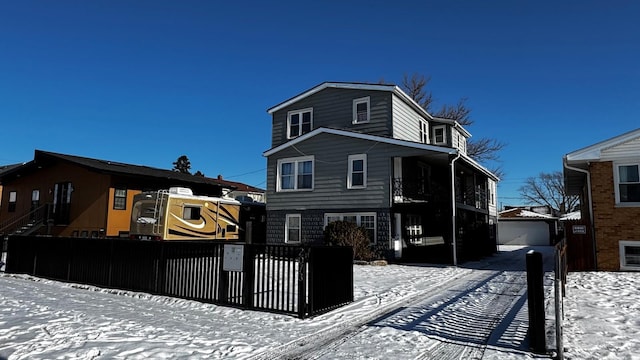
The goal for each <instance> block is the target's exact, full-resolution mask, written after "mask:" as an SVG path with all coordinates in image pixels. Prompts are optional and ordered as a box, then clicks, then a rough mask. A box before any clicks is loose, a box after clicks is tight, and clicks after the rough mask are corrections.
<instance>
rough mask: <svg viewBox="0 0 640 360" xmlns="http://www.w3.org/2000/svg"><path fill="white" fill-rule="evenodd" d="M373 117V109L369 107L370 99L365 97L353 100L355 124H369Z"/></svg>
mask: <svg viewBox="0 0 640 360" xmlns="http://www.w3.org/2000/svg"><path fill="white" fill-rule="evenodd" d="M370 116H371V108H370V106H369V97H368V96H367V97H363V98H359V99H355V100H353V123H354V124H362V123H368V122H369V118H370Z"/></svg>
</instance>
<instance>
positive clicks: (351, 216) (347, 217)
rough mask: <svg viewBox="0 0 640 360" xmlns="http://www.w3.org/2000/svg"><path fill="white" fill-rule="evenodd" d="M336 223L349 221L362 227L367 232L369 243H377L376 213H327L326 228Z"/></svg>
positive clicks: (325, 216) (325, 215)
mask: <svg viewBox="0 0 640 360" xmlns="http://www.w3.org/2000/svg"><path fill="white" fill-rule="evenodd" d="M334 221H349V222H352V223H355V224H357V225H358V226H362V227H364V228H365V229H366V230H367V235H368V236H369V241H371V243H372V244H373V243H375V242H376V213H374V212H371V213H326V214H324V226H327V225H329V223H331V222H334Z"/></svg>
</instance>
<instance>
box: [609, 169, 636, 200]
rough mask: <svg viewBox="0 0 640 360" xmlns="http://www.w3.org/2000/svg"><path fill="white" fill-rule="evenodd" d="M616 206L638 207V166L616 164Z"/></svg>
mask: <svg viewBox="0 0 640 360" xmlns="http://www.w3.org/2000/svg"><path fill="white" fill-rule="evenodd" d="M614 171H615V174H614V175H615V176H614V178H615V181H616V189H615V193H616V204H629V205H640V164H629V163H626V164H616V166H615V170H614Z"/></svg>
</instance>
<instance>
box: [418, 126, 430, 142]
mask: <svg viewBox="0 0 640 360" xmlns="http://www.w3.org/2000/svg"><path fill="white" fill-rule="evenodd" d="M419 134H420V142H421V143H423V144H428V143H429V123H428V122H426V121H424V120H420V132H419Z"/></svg>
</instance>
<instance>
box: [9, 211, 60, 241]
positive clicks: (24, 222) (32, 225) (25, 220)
mask: <svg viewBox="0 0 640 360" xmlns="http://www.w3.org/2000/svg"><path fill="white" fill-rule="evenodd" d="M50 208H51V206H50V204H44V205H41V206H39V207H37V208H35V209H33V210H31V211H28V212H26V213H24V214H21V215H18V216H15V217H13V218H11V219H8V220H6V221H3V222H2V223H0V236H2V237H6V236H9V235H30V234H33V233H35V232H36V231H38V230H39V229H40V228H42V227H43V226H45V224H46V222H47V219H48V218H49V213H50V211H49V210H50Z"/></svg>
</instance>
